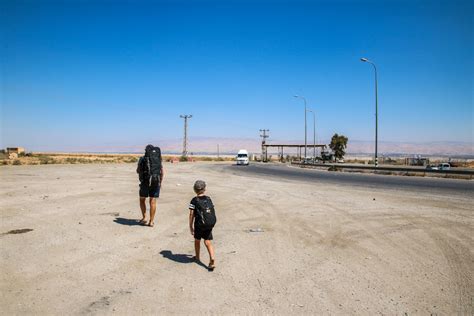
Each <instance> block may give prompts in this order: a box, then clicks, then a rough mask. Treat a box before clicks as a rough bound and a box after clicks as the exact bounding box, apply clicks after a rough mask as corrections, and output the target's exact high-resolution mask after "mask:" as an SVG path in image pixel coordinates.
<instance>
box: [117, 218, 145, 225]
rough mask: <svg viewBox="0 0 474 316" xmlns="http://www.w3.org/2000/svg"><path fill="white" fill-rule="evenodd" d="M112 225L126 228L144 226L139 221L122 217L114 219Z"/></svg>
mask: <svg viewBox="0 0 474 316" xmlns="http://www.w3.org/2000/svg"><path fill="white" fill-rule="evenodd" d="M114 223H117V224H120V225H127V226H144V224H142V223H140V221H139V220H136V219H130V218H123V217H116V218H115V219H114Z"/></svg>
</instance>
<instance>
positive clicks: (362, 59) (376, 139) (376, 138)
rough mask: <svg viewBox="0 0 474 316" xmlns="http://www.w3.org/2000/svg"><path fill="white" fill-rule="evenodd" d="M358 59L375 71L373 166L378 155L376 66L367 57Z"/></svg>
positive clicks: (377, 162) (376, 161)
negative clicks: (372, 67)
mask: <svg viewBox="0 0 474 316" xmlns="http://www.w3.org/2000/svg"><path fill="white" fill-rule="evenodd" d="M360 61H362V62H364V63H369V64H371V65H372V66H374V71H375V167H377V166H378V165H379V161H378V156H377V143H378V99H377V67H376V66H375V64H374V63H373V62H371V61H370V60H368V59H367V58H361V59H360Z"/></svg>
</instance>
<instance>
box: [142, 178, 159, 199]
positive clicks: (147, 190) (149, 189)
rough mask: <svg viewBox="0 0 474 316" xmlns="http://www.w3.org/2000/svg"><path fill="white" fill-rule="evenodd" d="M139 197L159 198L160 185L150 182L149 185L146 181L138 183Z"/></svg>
mask: <svg viewBox="0 0 474 316" xmlns="http://www.w3.org/2000/svg"><path fill="white" fill-rule="evenodd" d="M139 194H140V197H154V198H157V197H160V183H159V182H154V181H152V182H151V184H149V183H148V181H145V182H141V183H140V192H139Z"/></svg>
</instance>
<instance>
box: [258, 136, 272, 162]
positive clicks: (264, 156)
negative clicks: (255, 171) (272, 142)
mask: <svg viewBox="0 0 474 316" xmlns="http://www.w3.org/2000/svg"><path fill="white" fill-rule="evenodd" d="M268 132H270V130H269V129H261V130H260V137H262V161H263V162H267V160H268V159H267V149H266V147H265V146H263V145H265V139H266V138H268V137H270V135H268V134H267V133H268Z"/></svg>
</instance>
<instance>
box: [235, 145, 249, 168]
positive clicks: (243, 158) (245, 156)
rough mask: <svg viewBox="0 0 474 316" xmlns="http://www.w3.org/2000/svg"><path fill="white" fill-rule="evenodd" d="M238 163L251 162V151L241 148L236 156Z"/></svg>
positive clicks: (246, 163)
mask: <svg viewBox="0 0 474 316" xmlns="http://www.w3.org/2000/svg"><path fill="white" fill-rule="evenodd" d="M236 163H237V165H246V166H248V164H249V153H248V151H246V150H245V149H241V150H239V152H238V153H237V157H236Z"/></svg>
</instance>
